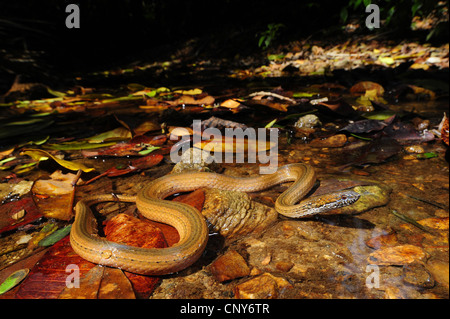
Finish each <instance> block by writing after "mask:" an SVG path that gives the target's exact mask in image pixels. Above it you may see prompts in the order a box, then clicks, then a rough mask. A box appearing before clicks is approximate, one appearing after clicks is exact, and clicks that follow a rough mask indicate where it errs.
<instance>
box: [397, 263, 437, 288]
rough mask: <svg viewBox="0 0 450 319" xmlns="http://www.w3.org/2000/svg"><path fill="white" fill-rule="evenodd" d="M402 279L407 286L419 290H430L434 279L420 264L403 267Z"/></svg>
mask: <svg viewBox="0 0 450 319" xmlns="http://www.w3.org/2000/svg"><path fill="white" fill-rule="evenodd" d="M402 279H403V281H404V282H406V283H407V284H410V285H413V286H417V287H420V288H432V287H433V286H434V278H433V276H432V275H431V274H430V273H429V272H428V271H427V269H426V268H425V266H424V265H423V264H421V263H412V264H408V265H404V266H403V276H402Z"/></svg>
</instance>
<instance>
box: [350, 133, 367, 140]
mask: <svg viewBox="0 0 450 319" xmlns="http://www.w3.org/2000/svg"><path fill="white" fill-rule="evenodd" d="M350 135H351V136H353V137H356V138H359V139H360V140H363V141H371V140H372V139H371V138H369V137H363V136H359V135H356V134H353V133H350Z"/></svg>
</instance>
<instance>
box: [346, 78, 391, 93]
mask: <svg viewBox="0 0 450 319" xmlns="http://www.w3.org/2000/svg"><path fill="white" fill-rule="evenodd" d="M368 90H375V91H376V93H377V96H382V95H383V94H384V88H383V87H382V86H381V85H380V84H378V83H375V82H372V81H362V82H358V83H356V84H355V85H353V86H352V87H351V88H350V93H352V94H365V93H366V91H368Z"/></svg>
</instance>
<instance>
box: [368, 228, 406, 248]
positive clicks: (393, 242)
mask: <svg viewBox="0 0 450 319" xmlns="http://www.w3.org/2000/svg"><path fill="white" fill-rule="evenodd" d="M366 245H367V246H368V247H370V248H374V249H380V248H387V247H394V246H397V245H398V238H397V234H396V233H395V232H391V233H390V234H386V235H380V236H376V237H372V238H370V239H369V240H368V241H366Z"/></svg>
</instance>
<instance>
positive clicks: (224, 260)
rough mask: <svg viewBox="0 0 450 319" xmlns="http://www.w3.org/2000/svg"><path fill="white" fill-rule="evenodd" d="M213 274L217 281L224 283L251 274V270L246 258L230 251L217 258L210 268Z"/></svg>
mask: <svg viewBox="0 0 450 319" xmlns="http://www.w3.org/2000/svg"><path fill="white" fill-rule="evenodd" d="M209 270H210V271H211V273H212V274H213V276H214V278H215V279H216V280H217V281H220V282H223V281H228V280H232V279H236V278H240V277H245V276H248V275H249V274H250V268H249V267H248V265H247V263H246V262H245V260H244V258H243V257H242V256H241V255H240V254H239V253H238V252H236V251H234V250H230V251H228V252H226V253H225V254H224V255H222V256H220V257H219V258H217V259H216V260H215V261H214V262H213V263H212V264H211V266H210V269H209Z"/></svg>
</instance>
